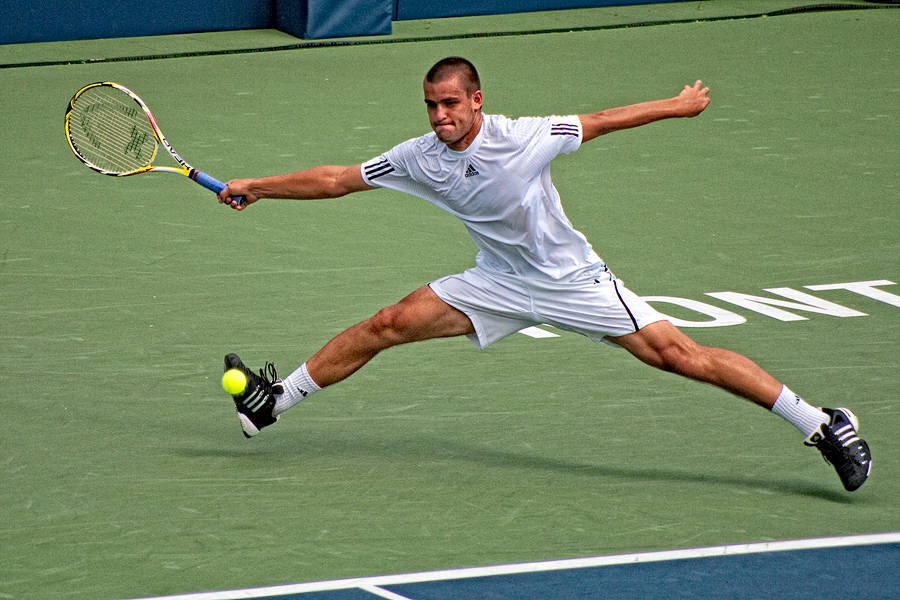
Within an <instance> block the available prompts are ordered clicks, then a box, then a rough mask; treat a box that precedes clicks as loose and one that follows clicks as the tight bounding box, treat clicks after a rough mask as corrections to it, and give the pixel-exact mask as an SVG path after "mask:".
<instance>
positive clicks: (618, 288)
mask: <svg viewBox="0 0 900 600" xmlns="http://www.w3.org/2000/svg"><path fill="white" fill-rule="evenodd" d="M429 286H430V287H431V289H432V290H434V293H435V294H437V296H438V298H440V299H441V300H443V301H444V302H446V303H447V304H449V305H450V306H452V307H454V308H456V309H459V310H461V311H462V312H463V313H465V314H466V316H468V317H469V319H470V320H471V321H472V325H473V326H474V327H475V334H474V335H470V336H469V339H471V340H472V342H473V343H474V344H475V345H476V346H478V347H479V348H486V347H487V346H489V345H491V344H493V343H494V342H496V341H498V340H501V339H503V338H505V337H506V336H508V335H511V334H513V333H515V332H517V331H519V330H520V329H524V328H525V327H529V326H532V325H539V324H543V323H546V324H547V325H552V326H554V327H558V328H559V329H563V330H566V331H573V332H575V333H580V334H581V335H584V336H586V337H588V338H590V339H591V340H593V341H595V342H601V341H604V340H603V338H604V337H606V336H611V337H616V336H620V335H625V334H628V333H634V332H635V331H637V330H638V329H641V328H642V327H644V326H645V325H649V324H650V323H654V322H656V321H661V320H664V319H665V318H666V317H665V316H664V315H662V314H661V313H659V312H658V311H657V310H656V309H654V308H653V307H652V306H650V305H649V304H648V303H647V302H645V301H644V300H642V299H641V298H640V297H638V296H637V295H636V294H635V293H634V292H632V291H631V290H629V289H628V288H626V287H625V285H624V284H623V283H622V282H621V281H618V280H616V278H615V277H614V276H613V275H612V274H611V273H609V272H608V271H606V272H603V273H602V274H600V275H596V274H594V275H591V276H589V277H586V278H584V279H582V280H578V281H572V282H557V281H552V280H539V279H526V278H519V277H514V276H508V275H503V274H497V273H492V272H489V271H486V270H484V269H481V268H479V267H474V268H471V269H469V270H467V271H464V272H462V273H459V274H456V275H448V276H446V277H442V278H440V279H438V280H436V281H432V282H431V283H430V284H429Z"/></svg>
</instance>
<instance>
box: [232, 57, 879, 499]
mask: <svg viewBox="0 0 900 600" xmlns="http://www.w3.org/2000/svg"><path fill="white" fill-rule="evenodd" d="M423 87H424V93H425V105H426V108H427V111H428V118H429V120H430V123H431V128H432V130H433V131H432V132H431V133H428V134H426V135H423V136H421V137H417V138H414V139H410V140H407V141H405V142H403V143H401V144H398V145H397V146H394V147H393V148H391V149H390V150H388V151H387V152H385V153H384V154H381V155H379V156H376V157H375V158H373V159H371V160H369V161H367V162H365V163H362V164H360V165H354V166H320V167H315V168H312V169H308V170H302V171H298V172H295V173H289V174H286V175H279V176H273V177H263V178H256V179H235V180H232V181H229V182H228V184H227V187H226V188H225V189H224V190H223V191H222V192H221V193H220V194H219V201H220V202H221V203H224V204H227V205H229V206H231V207H232V208H234V209H237V210H245V209H246V208H247V207H248V206H250V205H252V204H253V203H255V202H256V201H258V200H259V199H260V198H296V199H314V198H337V197H340V196H344V195H345V194H349V193H352V192H362V191H364V190H370V189H374V188H377V187H384V188H389V189H393V190H397V191H400V192H405V193H407V194H412V195H414V196H418V197H420V198H423V199H425V200H427V201H429V202H431V203H433V204H435V205H437V206H439V207H440V208H442V209H444V210H446V211H447V212H449V213H450V214H452V215H453V216H455V217H457V218H458V219H460V220H461V221H462V222H463V224H464V225H465V227H466V230H467V231H468V233H469V235H470V236H471V237H472V240H473V241H474V242H475V244H476V245H477V246H478V248H479V252H478V255H477V257H476V259H475V266H474V267H472V268H471V269H468V270H466V271H464V272H462V273H457V274H454V275H448V276H446V277H442V278H440V279H437V280H436V281H432V282H431V283H430V284H428V285H425V286H423V287H421V288H419V289H417V290H415V291H414V292H412V293H411V294H409V295H408V296H406V297H405V298H403V299H402V300H400V301H399V302H398V303H396V304H394V305H392V306H389V307H387V308H384V309H382V310H380V311H379V312H378V313H377V314H375V315H374V316H372V317H371V318H369V319H366V320H365V321H362V322H360V323H358V324H356V325H354V326H352V327H350V328H349V329H347V330H346V331H344V332H342V333H340V334H338V335H337V336H336V337H334V338H333V339H332V340H331V341H329V342H328V343H327V344H325V346H324V347H323V348H322V349H321V350H319V351H318V352H317V353H316V354H315V355H313V356H312V357H310V358H309V359H308V360H307V361H306V362H305V363H303V364H302V365H300V367H299V368H297V369H296V370H295V371H294V372H293V373H291V374H290V375H289V376H288V377H286V378H285V379H284V380H281V379H278V377H277V373H276V371H275V368H274V366H273V365H272V364H271V363H269V364H267V365H266V369H265V370H263V369H260V371H259V374H258V375H257V374H255V373H253V372H252V371H251V370H250V369H248V368H247V367H246V366H245V365H244V364H243V363H242V362H241V360H240V359H239V358H238V357H237V356H236V355H234V354H229V355H228V356H227V357H226V358H225V368H226V370H227V369H229V368H239V369H241V370H243V371H244V373H245V374H246V375H247V378H248V381H249V384H248V386H247V389H246V390H245V391H244V392H243V393H241V394H239V395H237V396H234V398H233V399H234V402H235V405H236V408H237V413H238V417H239V419H240V423H241V427H242V429H243V432H244V434H245V435H246V436H247V437H251V436H254V435H256V434H257V433H259V431H260V430H261V429H262V428H263V427H266V426H268V425H271V424H272V423H274V422H275V421H276V420H277V419H278V418H279V416H280V415H281V413H283V412H284V411H286V410H287V409H289V408H290V407H292V406H294V405H295V404H296V403H298V402H299V401H301V400H302V399H304V398H307V397H309V396H310V395H311V394H313V393H315V392H317V391H319V390H320V389H322V388H324V387H327V386H330V385H332V384H334V383H337V382H339V381H341V380H343V379H345V378H347V377H348V376H350V375H351V374H353V373H354V372H355V371H356V370H357V369H359V368H361V367H362V366H363V365H365V364H366V363H367V362H368V361H369V360H371V359H372V358H373V357H374V356H375V355H377V354H378V353H379V352H381V351H382V350H385V349H387V348H390V347H392V346H395V345H398V344H405V343H409V342H417V341H422V340H427V339H432V338H439V337H451V336H460V335H466V336H468V337H469V338H470V339H471V340H472V342H474V344H475V345H476V346H477V347H479V348H484V347H486V346H488V345H489V344H492V343H494V342H496V341H498V340H500V339H502V338H504V337H506V336H508V335H510V334H512V333H514V332H516V331H519V330H520V329H522V328H524V327H527V326H530V325H535V324H541V323H546V324H549V325H553V326H554V327H558V328H560V329H564V330H567V331H573V332H577V333H580V334H582V335H585V336H587V337H588V338H590V339H592V340H594V341H603V342H607V343H611V344H614V345H617V346H620V347H622V348H624V349H626V350H628V351H629V352H630V353H631V354H633V355H634V356H635V357H637V358H638V359H640V360H642V361H643V362H645V363H647V364H648V365H652V366H654V367H657V368H660V369H663V370H666V371H671V372H674V373H678V374H680V375H683V376H685V377H689V378H691V379H695V380H697V381H701V382H706V383H710V384H713V385H716V386H718V387H720V388H723V389H725V390H727V391H729V392H732V393H733V394H736V395H738V396H740V397H743V398H746V399H747V400H750V401H752V402H754V403H756V404H758V405H759V406H762V407H764V408H766V409H768V410H771V411H772V412H774V413H775V414H777V415H779V416H781V417H783V418H784V419H786V420H787V421H789V422H790V423H791V424H793V425H794V426H795V427H796V428H797V429H799V430H800V431H801V432H802V434H803V435H804V436H805V437H806V442H805V443H806V444H807V445H810V446H815V447H817V448H818V449H819V450H820V451H821V452H822V455H823V456H824V458H825V459H826V460H827V461H828V462H829V463H831V464H832V465H833V466H834V468H835V470H836V471H837V473H838V475H839V477H840V479H841V482H842V483H843V485H844V487H845V488H846V489H847V490H848V491H852V490H855V489H857V488H858V487H859V486H861V485H862V484H863V483H864V482H865V481H866V478H867V477H868V474H869V470H870V467H871V464H872V463H871V454H870V452H869V447H868V445H867V444H866V442H865V441H864V440H862V439H860V437H859V436H858V435H857V428H858V426H859V425H858V421H857V418H856V416H855V415H854V414H853V413H852V412H851V411H850V410H848V409H846V408H836V409H822V408H818V407H816V406H813V405H810V404H808V403H807V402H805V401H804V400H802V399H801V398H800V397H799V396H797V395H796V394H795V393H794V392H792V391H791V390H790V389H788V388H787V387H786V386H785V385H783V384H782V383H781V382H779V381H777V380H776V379H775V378H774V377H772V376H771V375H769V374H768V373H766V372H765V371H764V370H763V369H761V368H760V367H759V366H758V365H756V364H755V363H754V362H753V361H751V360H750V359H748V358H746V357H744V356H741V355H739V354H736V353H734V352H731V351H729V350H724V349H720V348H712V347H705V346H701V345H699V344H697V343H695V342H694V341H693V340H691V339H690V338H689V337H688V336H687V335H685V334H684V333H682V332H681V331H680V330H678V329H677V328H676V327H674V326H673V325H672V324H671V323H669V322H668V321H667V320H666V319H665V317H664V316H663V315H661V314H660V313H659V312H657V311H656V310H655V309H654V308H652V307H651V306H650V305H649V304H648V303H647V302H645V301H643V300H642V299H641V298H639V297H638V296H637V295H636V294H635V293H633V292H632V291H631V290H629V289H628V288H627V287H625V285H623V283H622V282H621V281H619V280H618V279H617V278H616V277H615V275H613V273H612V272H611V271H610V269H609V268H608V266H607V265H606V263H605V262H604V261H603V260H602V259H601V258H600V257H599V256H598V255H597V253H596V252H595V251H594V249H593V247H592V246H591V244H590V243H588V241H587V239H586V238H585V236H584V235H583V234H581V233H580V232H579V231H577V230H576V229H575V228H574V227H573V226H572V224H571V223H570V221H569V219H568V218H567V217H566V215H565V213H564V212H563V208H562V205H561V203H560V197H559V193H558V192H557V190H556V189H555V187H554V186H553V182H552V181H551V179H550V162H551V161H552V160H553V158H554V157H556V156H557V155H559V154H561V153H569V152H573V151H575V150H577V149H578V148H579V147H580V146H581V144H583V143H585V142H588V141H590V140H593V139H594V138H596V137H599V136H602V135H606V134H609V133H612V132H614V131H619V130H622V129H629V128H632V127H638V126H641V125H646V124H648V123H651V122H654V121H658V120H660V119H668V118H677V117H694V116H696V115H698V114H700V113H701V112H703V110H704V109H705V108H706V106H707V105H708V104H709V88H707V87H704V86H703V84H702V82H700V81H697V82H695V83H694V84H693V85H686V86H684V88H683V89H682V90H681V91H680V92H679V93H678V94H677V95H675V96H673V97H670V98H665V99H660V100H652V101H648V102H641V103H638V104H633V105H628V106H621V107H618V108H611V109H608V110H603V111H600V112H596V113H591V114H582V115H569V116H549V117H539V118H538V117H528V118H519V119H509V118H507V117H504V116H501V115H493V114H485V113H483V112H482V103H483V95H482V91H481V83H480V80H479V77H478V73H477V71H476V69H475V67H474V66H473V65H472V63H470V62H469V61H468V60H466V59H463V58H460V57H449V58H445V59H443V60H441V61H439V62H438V63H436V64H435V65H434V66H433V67H432V68H431V69H430V70H429V71H428V73H427V75H426V76H425V80H424V84H423ZM236 196H244V197H245V201H244V202H243V203H241V204H238V203H237V202H235V201H234V200H232V198H233V197H236Z"/></svg>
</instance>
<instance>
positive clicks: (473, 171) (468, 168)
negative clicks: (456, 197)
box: [466, 163, 479, 177]
mask: <svg viewBox="0 0 900 600" xmlns="http://www.w3.org/2000/svg"><path fill="white" fill-rule="evenodd" d="M478 174H479V173H478V171H477V170H476V169H475V167H473V166H472V164H471V163H470V164H468V165H466V177H474V176H476V175H478Z"/></svg>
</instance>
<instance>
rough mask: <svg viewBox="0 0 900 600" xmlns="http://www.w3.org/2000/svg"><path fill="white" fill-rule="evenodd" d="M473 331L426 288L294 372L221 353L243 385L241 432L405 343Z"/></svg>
mask: <svg viewBox="0 0 900 600" xmlns="http://www.w3.org/2000/svg"><path fill="white" fill-rule="evenodd" d="M473 332H474V328H473V326H472V323H471V321H470V320H469V318H468V317H467V316H466V315H465V314H464V313H462V312H461V311H459V310H457V309H455V308H453V307H452V306H450V305H449V304H447V303H446V302H444V301H443V300H441V299H440V298H438V297H437V295H436V294H435V293H434V292H433V291H432V290H431V288H430V287H428V286H423V287H421V288H419V289H417V290H416V291H414V292H413V293H411V294H410V295H408V296H406V297H405V298H403V299H402V300H400V302H398V303H396V304H394V305H392V306H389V307H387V308H384V309H382V310H380V311H378V312H377V313H376V314H375V315H374V316H372V317H371V318H369V319H366V320H365V321H362V322H361V323H357V324H356V325H354V326H352V327H350V328H349V329H346V330H345V331H343V332H341V333H340V334H338V335H337V336H335V337H334V338H333V339H332V340H331V341H329V342H328V343H327V344H325V346H324V347H323V348H322V349H321V350H319V351H318V352H317V353H316V354H315V355H313V357H312V358H310V359H309V360H308V361H307V362H305V363H303V364H302V365H300V367H299V368H297V369H296V370H295V371H294V372H293V373H291V374H290V375H289V376H287V377H285V378H284V380H281V379H278V377H277V374H276V372H275V368H274V366H272V365H271V363H270V364H268V365H266V372H263V371H262V370H261V371H260V372H259V374H258V375H257V374H255V373H253V372H252V371H251V370H250V369H248V368H247V367H246V366H244V364H243V363H242V362H241V360H240V358H238V357H237V356H236V355H234V354H229V355H228V356H226V357H225V370H226V371H227V370H228V369H232V368H236V369H239V370H241V371H243V372H244V374H245V375H246V377H247V382H248V383H247V387H246V388H245V389H244V391H243V392H241V393H240V394H237V395H235V396H234V402H235V406H236V408H237V411H238V417H239V419H240V422H241V428H242V429H243V431H244V435H246V436H247V437H252V436H254V435H256V434H257V433H259V430H260V429H262V428H263V427H266V426H268V425H271V424H272V423H274V422H275V421H276V420H277V419H278V416H279V415H280V414H281V413H282V412H284V411H286V410H287V409H288V408H290V407H292V406H294V405H295V404H297V403H298V402H300V401H301V400H302V399H304V398H306V397H307V396H309V395H310V394H312V393H314V392H317V391H319V390H320V389H321V388H323V387H325V386H328V385H331V384H333V383H337V382H338V381H341V380H343V379H346V378H347V377H349V376H350V375H352V374H353V373H355V372H356V371H357V370H358V369H360V368H361V367H362V366H363V365H365V364H366V363H367V362H369V361H370V360H372V358H374V357H375V356H376V355H377V354H378V353H379V352H381V351H382V350H385V349H387V348H390V347H391V346H396V345H399V344H406V343H410V342H417V341H422V340H427V339H432V338H438V337H452V336H458V335H465V334H471V333H473Z"/></svg>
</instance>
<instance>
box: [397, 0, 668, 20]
mask: <svg viewBox="0 0 900 600" xmlns="http://www.w3.org/2000/svg"><path fill="white" fill-rule="evenodd" d="M674 1H677V0H593V1H592V0H453V2H435V1H434V0H396V10H395V12H394V20H395V21H405V20H409V19H431V18H436V17H462V16H469V15H498V14H505V13H515V12H532V11H539V10H555V9H560V8H594V7H597V6H621V5H625V4H655V3H659V2H674Z"/></svg>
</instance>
